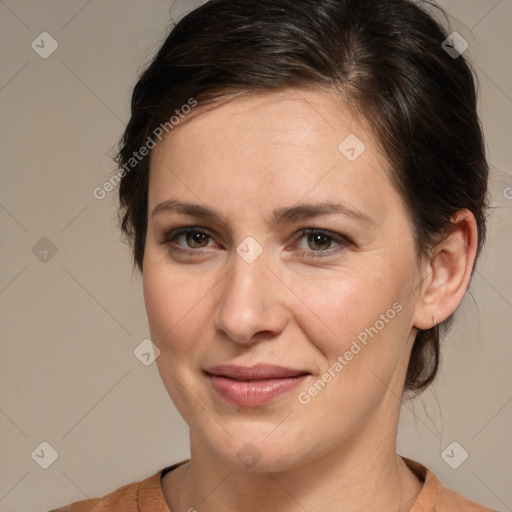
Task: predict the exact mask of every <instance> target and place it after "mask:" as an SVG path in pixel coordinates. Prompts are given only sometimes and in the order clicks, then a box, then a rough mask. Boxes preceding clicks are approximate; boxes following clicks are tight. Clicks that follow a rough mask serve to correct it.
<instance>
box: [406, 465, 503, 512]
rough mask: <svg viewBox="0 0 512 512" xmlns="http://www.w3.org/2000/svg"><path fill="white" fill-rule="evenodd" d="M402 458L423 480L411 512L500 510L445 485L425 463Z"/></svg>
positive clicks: (488, 511) (481, 511) (482, 511)
mask: <svg viewBox="0 0 512 512" xmlns="http://www.w3.org/2000/svg"><path fill="white" fill-rule="evenodd" d="M402 459H403V460H404V461H405V463H406V464H407V466H409V468H410V469H411V470H412V471H413V472H414V473H415V474H416V476H417V477H418V478H419V479H420V480H421V481H422V482H423V487H422V489H421V491H420V493H419V495H418V497H417V499H416V501H415V502H414V505H413V507H412V508H411V510H410V512H454V511H462V510H463V511H464V512H498V511H496V510H495V509H492V508H488V507H486V506H484V505H481V504H480V503H476V502H475V501H471V500H470V499H468V498H466V497H465V496H463V495H462V494H460V493H458V492H456V491H454V490H452V489H449V488H448V487H445V486H444V485H443V484H442V482H441V480H439V478H438V477H437V476H436V474H435V473H434V472H432V471H431V470H430V469H428V468H427V467H426V466H424V465H423V464H421V463H419V462H417V461H415V460H412V459H408V458H406V457H402Z"/></svg>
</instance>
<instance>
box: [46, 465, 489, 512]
mask: <svg viewBox="0 0 512 512" xmlns="http://www.w3.org/2000/svg"><path fill="white" fill-rule="evenodd" d="M402 458H403V460H404V461H405V463H406V464H407V465H408V466H409V467H410V468H411V470H412V471H413V472H414V473H415V474H416V475H417V476H418V478H419V479H420V480H421V481H422V482H423V487H422V489H421V492H420V493H419V494H418V496H417V498H416V501H415V502H414V505H413V507H412V508H411V510H410V512H497V511H496V510H493V509H491V508H488V507H484V506H483V505H479V504H478V503H475V502H474V501H471V500H468V499H467V498H465V497H464V496H462V495H461V494H458V493H456V492H455V491H452V490H450V489H448V488H446V487H445V486H444V485H443V484H442V483H441V481H440V480H439V479H438V478H437V477H436V475H435V474H434V473H432V471H430V470H429V469H428V468H426V467H425V466H423V465H422V464H420V463H419V462H416V461H413V460H411V459H408V458H406V457H402ZM185 462H188V461H186V460H185V461H182V462H179V463H178V464H174V465H173V466H170V467H168V468H165V469H161V470H160V471H158V472H157V473H155V474H154V475H153V476H150V477H148V478H146V479H145V480H142V481H141V482H135V483H133V484H129V485H125V486H123V487H120V488H119V489H117V490H116V491H114V492H112V493H111V494H107V495H106V496H103V498H94V499H89V500H82V501H76V502H74V503H71V504H70V505H67V506H65V507H62V508H58V509H54V510H50V511H49V512H171V510H170V509H169V506H168V505H167V503H166V501H165V498H164V495H163V493H162V488H161V486H160V480H161V478H162V476H163V475H164V474H166V473H168V472H169V471H171V470H173V469H174V468H176V467H178V466H179V465H181V464H184V463H185Z"/></svg>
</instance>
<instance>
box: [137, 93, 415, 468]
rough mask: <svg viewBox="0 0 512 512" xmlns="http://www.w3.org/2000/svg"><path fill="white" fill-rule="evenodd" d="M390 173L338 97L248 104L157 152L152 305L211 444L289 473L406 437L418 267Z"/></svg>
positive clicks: (156, 327) (147, 276) (183, 395)
mask: <svg viewBox="0 0 512 512" xmlns="http://www.w3.org/2000/svg"><path fill="white" fill-rule="evenodd" d="M363 144H364V146H363ZM390 181H391V180H390V177H389V172H388V171H387V169H386V166H385V161H384V159H383V157H382V156H381V155H380V153H379V152H378V150H377V148H376V145H375V141H374V139H373V138H372V137H371V136H370V135H369V133H367V132H366V131H365V130H364V129H363V127H362V125H361V124H359V123H358V122H356V120H355V119H354V118H353V117H352V116H351V115H350V112H349V111H348V110H347V109H346V108H344V107H341V106H340V105H339V103H335V102H334V100H333V97H332V96H329V95H328V94H327V93H325V92H320V91H305V90H302V91H288V92H286V93H283V92H274V93H265V94H251V95H249V96H246V97H240V98H237V99H234V100H232V101H231V102H228V103H226V104H224V105H222V106H219V107H217V108H215V109H213V110H211V111H209V112H206V113H202V114H201V115H200V116H198V117H195V118H193V119H191V120H189V121H187V122H186V123H184V124H183V125H181V126H180V125H178V126H177V127H175V128H174V129H173V130H172V131H171V132H170V133H169V134H168V135H167V136H166V138H164V139H163V140H162V142H160V143H159V144H158V145H157V147H156V148H155V149H154V151H153V154H152V159H151V175H150V185H149V210H148V230H147V237H146V246H145V257H144V265H143V282H144V298H145V304H146V309H147V314H148V319H149V325H150V332H151V337H152V341H153V343H154V344H155V345H156V346H157V347H158V348H159V349H160V356H159V357H158V359H157V365H158V369H159V372H160V375H161V377H162V379H163V382H164V385H165V387H166V389H167V391H168V393H169V395H170V396H171V398H172V400H173V401H174V403H175V405H176V407H177V408H178V410H179V411H180V413H181V414H182V416H183V417H184V419H185V421H186V422H187V423H188V424H189V426H190V429H191V436H192V438H193V440H194V442H193V445H194V443H195V446H196V447H198V448H197V449H199V450H203V452H207V453H208V454H210V455H212V456H215V457H217V458H220V459H222V460H224V461H226V462H227V463H228V464H230V465H232V466H236V467H238V468H241V469H247V470H249V469H250V470H252V471H269V470H272V471H279V470H285V469H289V468H292V467H294V466H296V465H297V464H299V463H303V462H305V461H312V460H313V459H315V458H318V457H320V456H322V455H325V454H328V453H336V452H337V451H340V450H348V449H349V447H350V448H351V449H353V447H354V446H360V447H361V446H363V445H362V443H363V442H364V443H365V446H366V447H367V448H366V449H369V450H374V449H375V447H376V446H382V443H387V444H388V445H389V443H391V444H392V443H394V438H393V435H392V434H393V432H394V430H393V429H394V428H395V427H396V422H397V420H398V411H399V406H400V397H401V393H402V388H403V382H404V378H405V371H406V368H407V363H408V358H409V354H410V349H411V344H412V341H413V339H414V335H415V332H416V330H415V328H414V325H413V324H414V322H413V316H414V312H415V308H416V302H417V297H418V267H417V262H416V258H415V251H414V245H413V236H412V231H411V227H410V225H409V219H408V215H407V213H406V210H405V207H404V205H403V202H402V200H401V198H400V196H399V195H398V193H397V191H396V190H395V189H394V188H393V186H392V185H391V183H390ZM182 203H183V204H185V203H186V205H182ZM173 205H174V206H173ZM180 205H181V206H180ZM328 205H332V206H328ZM334 205H336V206H334ZM207 212H210V213H207ZM276 215H278V217H276ZM184 228H194V230H193V231H192V232H191V233H188V234H187V233H183V231H181V230H183V229H184ZM306 229H307V230H313V231H312V232H311V231H306V232H305V233H304V230H306ZM165 241H166V243H165ZM162 242H164V243H162ZM226 365H227V366H226ZM258 366H259V368H258ZM255 367H256V368H255ZM276 367H280V368H276ZM283 368H284V369H283ZM390 436H391V437H390ZM359 439H360V440H361V442H360V443H359V444H358V443H357V440H359ZM363 439H364V441H363Z"/></svg>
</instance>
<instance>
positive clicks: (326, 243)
mask: <svg viewBox="0 0 512 512" xmlns="http://www.w3.org/2000/svg"><path fill="white" fill-rule="evenodd" d="M304 237H306V238H305V239H306V243H307V248H306V250H305V251H304V252H303V255H304V256H305V257H307V258H324V257H328V256H332V255H333V254H334V253H337V252H339V251H340V250H343V249H344V248H346V247H347V246H349V245H350V241H349V240H348V239H347V238H346V237H344V236H342V235H340V234H338V233H332V232H330V231H325V230H322V229H315V228H307V229H304V230H302V232H301V233H300V238H304ZM333 242H334V243H337V244H338V246H336V247H334V248H332V243H333Z"/></svg>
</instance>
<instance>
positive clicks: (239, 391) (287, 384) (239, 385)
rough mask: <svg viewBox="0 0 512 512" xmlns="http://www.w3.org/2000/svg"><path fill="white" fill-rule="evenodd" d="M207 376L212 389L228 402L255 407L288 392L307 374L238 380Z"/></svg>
mask: <svg viewBox="0 0 512 512" xmlns="http://www.w3.org/2000/svg"><path fill="white" fill-rule="evenodd" d="M208 377H209V379H210V382H211V383H212V386H213V389H215V391H216V392H217V393H218V394H219V395H220V396H221V397H222V398H224V400H226V401H227V402H229V403H230V404H233V405H238V406H242V407H255V406H258V405H265V404H268V403H270V402H272V401H273V400H275V399H277V398H278V397H280V396H282V395H284V394H286V393H289V392H290V391H292V390H293V389H294V388H296V387H297V386H298V385H299V384H300V383H301V382H302V381H303V380H304V379H305V378H306V377H307V375H300V376H298V377H282V378H276V379H261V380H251V381H239V380H234V379H228V378H227V377H221V376H218V375H208Z"/></svg>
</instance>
